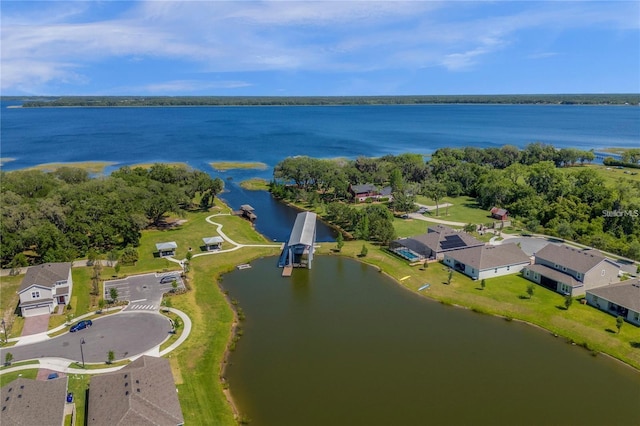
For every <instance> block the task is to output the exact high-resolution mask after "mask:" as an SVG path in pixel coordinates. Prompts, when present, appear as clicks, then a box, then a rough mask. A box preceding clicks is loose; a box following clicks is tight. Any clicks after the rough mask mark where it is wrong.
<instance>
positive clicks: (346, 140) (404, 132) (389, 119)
mask: <svg viewBox="0 0 640 426" xmlns="http://www.w3.org/2000/svg"><path fill="white" fill-rule="evenodd" d="M19 104H20V103H19V102H7V101H4V102H2V103H1V104H0V107H1V110H0V112H1V114H0V125H1V132H2V153H1V157H2V158H12V159H14V160H13V161H9V162H7V163H6V164H5V165H4V166H3V167H2V169H3V170H15V169H20V168H25V167H30V166H35V165H38V164H43V163H50V162H81V161H112V162H115V163H117V165H116V166H113V167H110V168H108V169H107V171H110V170H113V169H115V168H117V167H120V166H122V165H131V164H139V163H152V162H184V163H187V164H188V165H190V166H192V167H194V168H198V169H201V170H205V171H207V172H209V173H211V175H213V176H219V177H221V178H223V179H224V180H225V184H226V187H227V189H228V190H229V192H227V193H225V194H222V198H223V199H225V200H226V201H228V202H229V204H230V206H231V207H232V208H235V209H237V208H239V207H240V205H241V204H251V205H253V207H255V208H256V212H257V214H258V217H259V219H258V221H257V223H256V229H257V230H258V231H259V232H261V233H262V234H263V235H265V236H266V237H267V238H269V239H271V240H277V241H282V240H284V239H286V238H287V237H288V236H289V232H290V227H291V225H292V224H293V217H294V216H295V212H293V211H291V210H290V209H286V208H285V209H283V208H281V206H280V205H279V204H278V203H275V202H274V201H273V200H271V199H270V197H269V196H268V195H266V194H264V193H259V192H252V191H243V190H241V188H239V186H238V183H239V182H240V181H242V180H244V179H248V178H251V177H261V178H265V179H271V177H272V168H273V166H275V165H276V164H277V163H278V162H279V161H281V160H282V159H284V158H285V157H288V156H294V155H308V156H311V157H318V158H335V157H346V158H357V157H358V156H382V155H386V154H401V153H404V152H414V153H420V154H424V155H429V154H431V153H432V152H433V151H434V150H436V149H438V148H442V147H464V146H469V145H472V146H477V147H490V146H502V145H505V144H512V145H516V146H518V147H524V146H525V145H526V144H528V143H530V142H534V141H540V142H544V143H551V144H554V145H555V146H557V147H578V148H581V149H594V150H596V151H597V150H600V149H602V148H606V147H626V148H631V147H638V146H640V108H638V107H635V106H579V105H462V104H456V105H373V106H364V105H358V106H308V107H297V106H296V107H286V106H266V107H136V108H7V107H8V106H10V105H13V106H15V105H19ZM215 161H260V162H263V163H265V164H267V166H268V169H267V170H229V171H227V172H221V173H220V172H216V171H214V170H213V169H212V168H211V166H210V165H209V163H210V162H215ZM254 204H255V205H254ZM283 212H287V213H286V214H283ZM318 233H319V234H318V241H330V240H332V239H333V233H332V232H331V230H330V229H329V228H326V227H324V226H320V227H319V228H318Z"/></svg>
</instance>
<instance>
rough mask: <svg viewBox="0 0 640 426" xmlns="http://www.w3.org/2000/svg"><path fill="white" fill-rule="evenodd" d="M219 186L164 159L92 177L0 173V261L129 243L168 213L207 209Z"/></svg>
mask: <svg viewBox="0 0 640 426" xmlns="http://www.w3.org/2000/svg"><path fill="white" fill-rule="evenodd" d="M223 187H224V183H223V181H222V180H221V179H219V178H215V179H213V178H211V176H209V175H208V174H207V173H205V172H202V171H199V170H191V169H188V168H186V167H178V166H168V165H164V164H154V165H153V166H151V167H150V168H148V169H145V168H141V167H136V168H130V167H122V168H120V169H118V170H116V171H114V172H113V173H112V174H111V175H110V176H106V177H97V178H91V177H90V175H89V173H88V172H87V171H86V170H83V169H79V168H73V167H62V168H59V169H57V170H56V171H53V172H43V171H40V170H20V171H12V172H1V173H0V194H1V196H2V203H1V204H0V217H1V218H2V221H1V222H0V262H1V263H2V266H3V267H16V268H17V267H21V266H27V265H28V264H29V263H45V262H61V261H72V260H73V259H76V258H78V257H83V256H86V255H87V254H88V253H89V254H91V255H92V256H94V255H95V253H104V254H107V253H113V252H114V251H117V250H124V249H125V248H127V247H136V246H138V245H139V242H140V236H141V234H140V231H141V230H143V229H145V228H147V227H149V226H157V225H159V224H161V223H162V221H163V219H164V217H165V215H167V214H168V213H174V214H177V215H180V214H182V213H183V212H184V211H185V210H186V209H190V208H194V207H196V208H197V207H199V208H208V207H209V206H211V205H212V204H213V200H214V197H215V196H216V195H217V194H218V193H220V192H221V191H222V189H223ZM196 201H197V202H198V204H195V202H196ZM124 251H125V252H126V250H124Z"/></svg>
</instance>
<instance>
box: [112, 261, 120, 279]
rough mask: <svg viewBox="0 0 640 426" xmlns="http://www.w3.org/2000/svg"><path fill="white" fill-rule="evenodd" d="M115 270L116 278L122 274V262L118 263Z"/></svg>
mask: <svg viewBox="0 0 640 426" xmlns="http://www.w3.org/2000/svg"><path fill="white" fill-rule="evenodd" d="M113 269H114V270H115V272H116V276H118V275H119V274H120V269H121V266H120V262H118V263H116V266H114V267H113Z"/></svg>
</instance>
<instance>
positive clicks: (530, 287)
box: [527, 284, 536, 299]
mask: <svg viewBox="0 0 640 426" xmlns="http://www.w3.org/2000/svg"><path fill="white" fill-rule="evenodd" d="M535 291H536V286H535V285H534V284H529V285H527V295H528V296H529V299H531V298H532V297H533V293H534V292H535Z"/></svg>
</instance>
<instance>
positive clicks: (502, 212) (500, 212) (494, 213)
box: [491, 207, 509, 220]
mask: <svg viewBox="0 0 640 426" xmlns="http://www.w3.org/2000/svg"><path fill="white" fill-rule="evenodd" d="M491 217H492V218H494V219H498V220H509V212H508V211H507V210H506V209H501V208H499V207H494V208H492V209H491Z"/></svg>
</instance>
